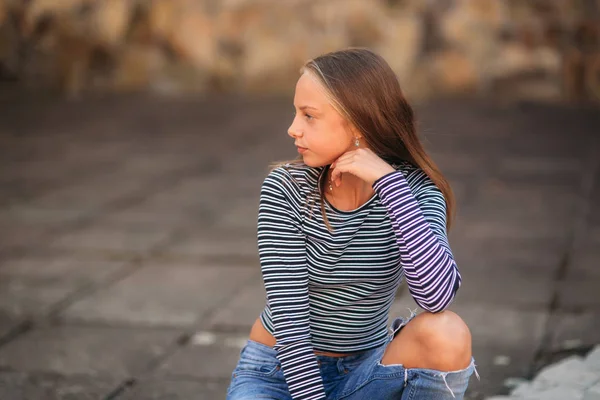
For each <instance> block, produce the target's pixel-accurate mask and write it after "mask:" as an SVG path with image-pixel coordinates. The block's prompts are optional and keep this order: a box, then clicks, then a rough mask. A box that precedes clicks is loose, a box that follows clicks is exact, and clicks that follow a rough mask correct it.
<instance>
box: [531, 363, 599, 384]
mask: <svg viewBox="0 0 600 400" xmlns="http://www.w3.org/2000/svg"><path fill="white" fill-rule="evenodd" d="M598 380H600V376H598V374H597V373H596V372H592V371H590V370H589V369H588V368H587V367H586V365H585V363H584V362H583V358H581V357H579V356H571V357H568V358H565V359H563V360H561V361H560V362H558V363H555V364H552V365H549V366H547V367H545V368H543V369H542V370H541V371H539V372H538V374H537V376H536V377H535V379H534V380H533V382H532V389H534V390H535V391H543V390H548V389H551V388H555V387H569V388H573V389H577V390H578V391H579V393H583V390H584V389H586V388H588V387H590V386H592V385H593V384H594V383H596V382H597V381H598Z"/></svg>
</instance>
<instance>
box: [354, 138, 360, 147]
mask: <svg viewBox="0 0 600 400" xmlns="http://www.w3.org/2000/svg"><path fill="white" fill-rule="evenodd" d="M354 145H355V146H356V147H358V146H360V142H359V141H358V138H356V140H355V141H354Z"/></svg>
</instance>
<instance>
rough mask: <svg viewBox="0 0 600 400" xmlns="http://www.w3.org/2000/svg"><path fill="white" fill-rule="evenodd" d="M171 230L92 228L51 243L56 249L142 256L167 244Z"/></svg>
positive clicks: (65, 235)
mask: <svg viewBox="0 0 600 400" xmlns="http://www.w3.org/2000/svg"><path fill="white" fill-rule="evenodd" d="M170 234H171V232H170V230H159V231H149V230H147V229H145V230H144V229H137V230H135V229H131V230H124V229H123V227H118V226H91V227H87V228H83V229H81V230H77V231H73V232H70V233H67V234H64V235H61V236H59V237H58V238H56V239H55V240H54V241H52V243H51V247H52V248H55V249H63V250H74V251H96V252H105V253H109V254H112V253H119V254H141V253H146V252H148V251H150V250H152V249H153V248H154V247H156V246H158V245H160V244H162V243H165V242H166V241H167V240H168V238H169V236H170Z"/></svg>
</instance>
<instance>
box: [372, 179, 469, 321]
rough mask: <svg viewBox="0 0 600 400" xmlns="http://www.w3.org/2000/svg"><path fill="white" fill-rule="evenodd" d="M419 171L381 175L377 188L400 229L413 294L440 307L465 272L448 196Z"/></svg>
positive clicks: (429, 308)
mask: <svg viewBox="0 0 600 400" xmlns="http://www.w3.org/2000/svg"><path fill="white" fill-rule="evenodd" d="M415 172H416V173H411V174H410V175H408V178H405V177H404V174H403V173H402V172H401V171H394V172H391V173H389V174H387V175H384V176H382V177H381V178H379V179H377V180H376V181H375V182H374V183H373V189H375V191H376V192H377V194H378V195H379V198H380V200H381V203H382V204H383V205H384V206H385V207H386V209H387V211H388V215H389V217H390V219H391V221H392V225H393V228H394V231H395V232H396V239H397V242H398V246H399V247H400V258H401V262H402V267H403V268H404V272H405V276H406V283H407V285H408V288H409V291H410V293H411V294H412V296H413V298H414V300H415V302H416V303H417V304H418V305H419V306H420V307H422V308H423V309H425V310H427V311H430V312H439V311H443V310H444V309H446V308H447V307H448V306H449V305H450V303H452V301H453V299H454V297H455V295H456V292H457V291H458V289H459V287H460V285H461V276H460V273H459V271H458V268H457V266H456V262H455V261H454V257H453V256H452V252H451V250H450V246H449V244H448V238H447V236H446V202H445V200H444V196H443V194H442V192H441V191H440V190H439V189H438V188H437V187H436V186H435V184H434V183H433V182H432V181H431V180H430V179H429V178H428V177H427V175H425V173H424V172H422V171H421V170H417V171H415ZM407 179H408V180H410V181H411V183H413V185H412V186H415V187H416V188H414V189H413V190H414V192H415V194H413V191H411V186H409V183H408V181H407Z"/></svg>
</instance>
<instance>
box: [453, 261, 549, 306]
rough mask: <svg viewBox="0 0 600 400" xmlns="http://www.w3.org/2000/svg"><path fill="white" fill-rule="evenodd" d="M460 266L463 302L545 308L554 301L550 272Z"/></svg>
mask: <svg viewBox="0 0 600 400" xmlns="http://www.w3.org/2000/svg"><path fill="white" fill-rule="evenodd" d="M461 265H462V267H461V268H462V269H461V276H462V278H463V285H462V286H461V288H460V289H459V291H458V293H457V299H461V301H466V302H481V303H487V304H493V305H498V304H505V305H510V306H519V307H521V306H526V307H528V308H531V307H535V308H538V309H542V308H544V307H547V306H548V305H549V304H550V301H551V300H552V288H553V287H554V282H553V278H552V275H551V274H550V273H548V274H546V275H539V274H538V275H531V274H527V270H526V269H523V270H517V269H500V268H498V269H487V268H485V269H484V268H481V269H477V268H476V267H477V265H473V266H472V267H470V268H468V269H467V268H466V265H465V263H462V264H461ZM500 282H501V283H502V284H499V283H500Z"/></svg>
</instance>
